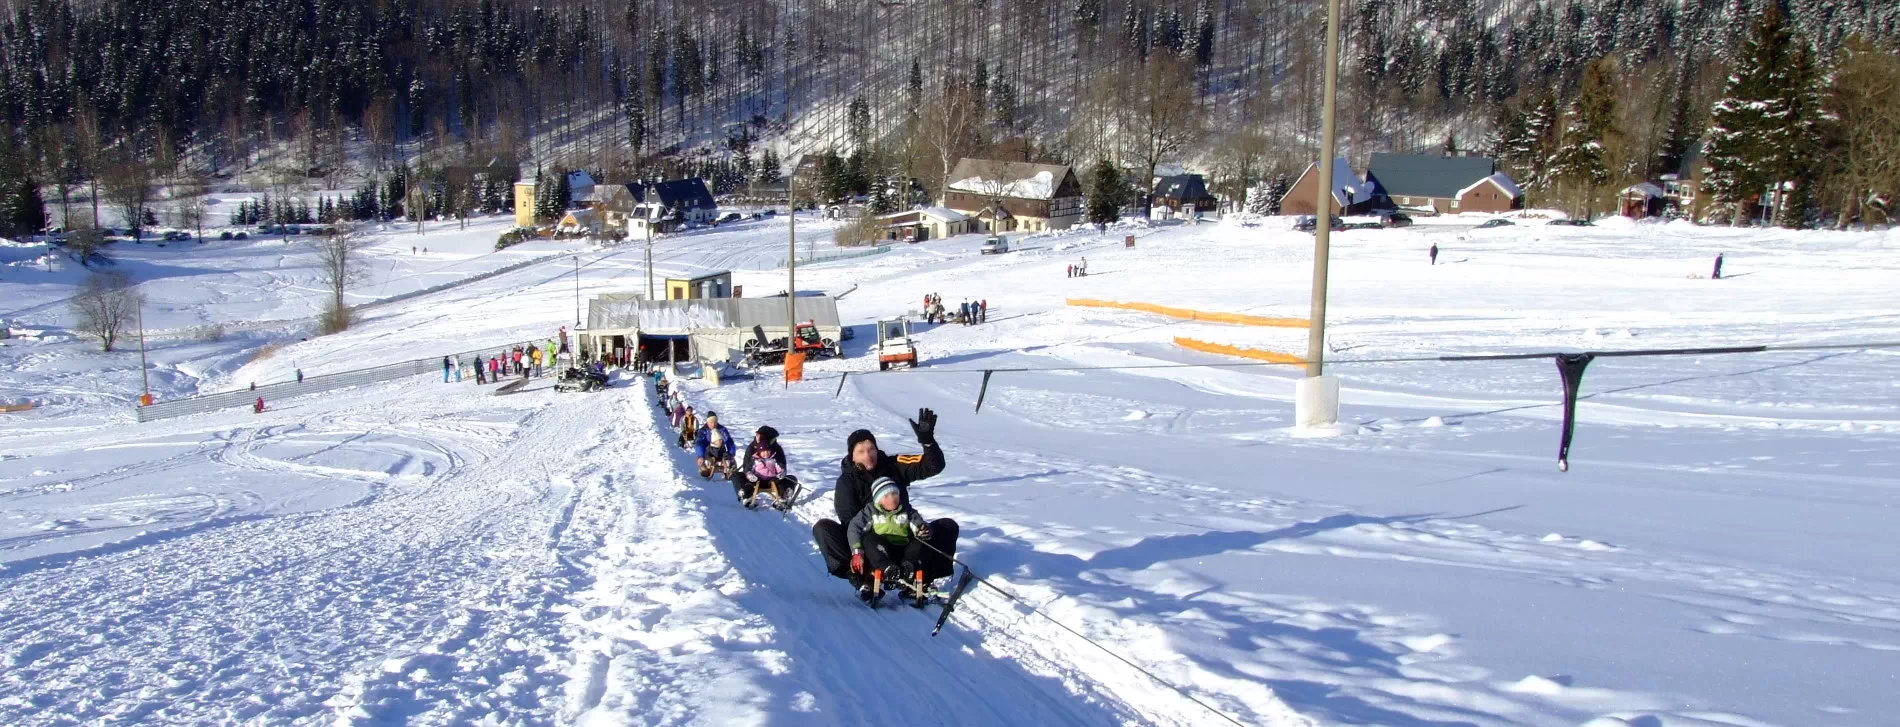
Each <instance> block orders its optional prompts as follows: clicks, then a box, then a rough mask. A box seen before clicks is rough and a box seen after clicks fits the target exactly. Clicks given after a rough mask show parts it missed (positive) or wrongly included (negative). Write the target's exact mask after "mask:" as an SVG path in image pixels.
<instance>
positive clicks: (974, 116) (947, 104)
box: [918, 76, 983, 196]
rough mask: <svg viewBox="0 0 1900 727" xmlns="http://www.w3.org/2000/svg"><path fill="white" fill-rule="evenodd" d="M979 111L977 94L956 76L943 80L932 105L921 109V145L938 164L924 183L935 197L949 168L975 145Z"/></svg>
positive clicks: (919, 127)
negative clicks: (923, 145)
mask: <svg viewBox="0 0 1900 727" xmlns="http://www.w3.org/2000/svg"><path fill="white" fill-rule="evenodd" d="M982 111H983V99H982V98H981V97H980V96H978V95H977V92H976V89H975V88H972V87H971V85H970V84H969V82H968V81H965V80H963V79H961V78H958V77H956V76H948V77H946V78H945V79H944V83H943V92H942V93H941V94H939V95H938V97H937V99H936V103H935V104H933V105H930V106H929V107H928V108H926V109H925V110H924V114H923V118H922V119H921V120H920V121H921V123H919V124H918V131H919V132H921V133H922V134H923V137H924V142H925V143H926V144H927V145H929V147H930V148H931V151H932V152H934V154H935V156H936V161H937V162H938V169H937V170H936V173H937V174H936V179H934V180H929V179H926V180H924V183H925V185H926V186H927V187H930V188H932V189H935V190H937V193H938V195H939V196H941V195H942V194H943V190H944V188H945V186H947V185H948V184H949V183H950V182H951V181H952V180H951V179H950V178H949V177H950V170H951V168H953V167H955V166H956V165H957V161H958V160H960V159H962V158H963V156H964V155H965V154H967V153H969V152H970V150H972V149H975V148H976V147H977V146H978V139H977V138H976V129H977V124H978V119H981V118H982V116H983V114H982ZM932 182H935V183H934V184H932Z"/></svg>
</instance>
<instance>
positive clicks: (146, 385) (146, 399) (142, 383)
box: [138, 297, 152, 405]
mask: <svg viewBox="0 0 1900 727" xmlns="http://www.w3.org/2000/svg"><path fill="white" fill-rule="evenodd" d="M138 303H139V388H140V390H141V391H142V392H143V393H142V394H140V395H139V404H140V405H147V404H151V403H152V374H151V373H150V371H149V370H148V369H147V368H146V366H145V299H144V298H142V297H141V298H139V299H138Z"/></svg>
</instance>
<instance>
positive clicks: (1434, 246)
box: [1426, 242, 1438, 265]
mask: <svg viewBox="0 0 1900 727" xmlns="http://www.w3.org/2000/svg"><path fill="white" fill-rule="evenodd" d="M1426 255H1428V256H1430V257H1431V259H1432V264H1433V265H1437V264H1438V243H1436V242H1434V243H1432V249H1431V251H1430V252H1427V253H1426Z"/></svg>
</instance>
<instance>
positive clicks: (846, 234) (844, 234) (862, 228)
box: [837, 215, 887, 247]
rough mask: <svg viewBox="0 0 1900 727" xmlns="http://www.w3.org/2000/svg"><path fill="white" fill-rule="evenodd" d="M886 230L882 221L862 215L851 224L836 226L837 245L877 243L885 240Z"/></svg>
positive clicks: (849, 245)
mask: <svg viewBox="0 0 1900 727" xmlns="http://www.w3.org/2000/svg"><path fill="white" fill-rule="evenodd" d="M886 234H887V231H886V229H885V227H884V223H882V222H879V221H878V219H877V218H876V217H874V216H871V215H864V216H862V217H859V218H858V219H857V220H855V221H853V222H852V223H851V224H848V225H843V226H840V227H839V228H838V237H837V239H838V246H839V247H862V246H867V245H877V244H880V243H882V242H884V240H885V236H886Z"/></svg>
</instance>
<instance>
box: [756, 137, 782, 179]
mask: <svg viewBox="0 0 1900 727" xmlns="http://www.w3.org/2000/svg"><path fill="white" fill-rule="evenodd" d="M780 166H781V165H780V162H779V159H778V152H777V151H776V150H774V149H772V147H769V146H768V147H766V148H765V153H763V154H760V155H759V183H760V184H772V183H774V182H777V181H778V180H779V179H780V177H781V176H782V170H781V169H780Z"/></svg>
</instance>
